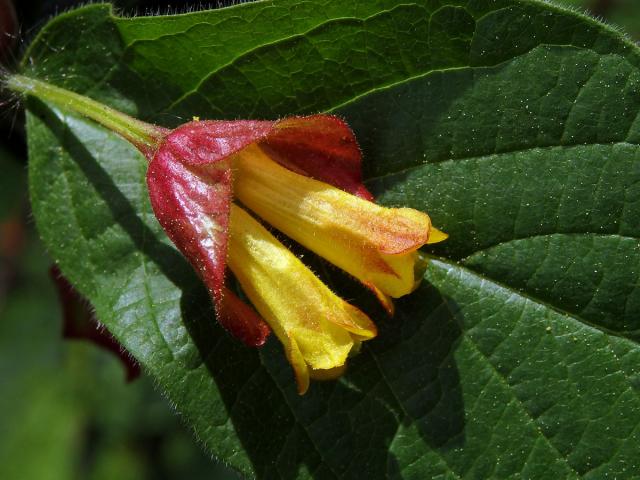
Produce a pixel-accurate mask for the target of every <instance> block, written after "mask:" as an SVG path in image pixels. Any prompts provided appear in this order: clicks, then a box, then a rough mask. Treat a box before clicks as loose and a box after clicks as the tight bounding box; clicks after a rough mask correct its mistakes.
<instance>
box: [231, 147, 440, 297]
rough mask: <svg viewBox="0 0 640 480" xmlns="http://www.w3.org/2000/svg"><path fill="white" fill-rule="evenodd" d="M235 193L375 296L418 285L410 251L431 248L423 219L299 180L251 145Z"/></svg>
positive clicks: (240, 163)
mask: <svg viewBox="0 0 640 480" xmlns="http://www.w3.org/2000/svg"><path fill="white" fill-rule="evenodd" d="M233 168H234V171H235V178H234V193H235V195H236V197H237V198H238V199H240V200H241V201H242V203H243V204H244V205H246V206H247V207H248V208H250V209H251V210H253V211H254V212H255V213H257V214H258V215H259V216H260V217H261V218H263V219H264V220H265V221H266V222H267V223H269V224H271V225H273V226H274V227H276V228H277V229H278V230H280V231H282V232H283V233H285V234H287V235H288V236H289V237H291V238H293V239H294V240H296V241H297V242H299V243H301V244H302V245H304V246H305V247H307V248H309V249H310V250H312V251H314V252H315V253H317V254H318V255H320V256H322V257H324V258H326V259H327V260H329V261H330V262H331V263H333V264H334V265H336V266H338V267H340V268H342V269H343V270H345V271H346V272H348V273H350V274H351V275H353V276H354V277H356V278H358V279H359V280H360V281H362V282H363V283H364V284H365V285H367V286H369V287H370V288H372V289H374V291H376V293H377V294H378V295H379V296H383V295H389V296H391V297H394V298H397V297H401V296H403V295H406V294H407V293H410V292H411V291H413V289H414V288H415V286H416V278H415V272H414V267H415V264H416V260H417V253H416V250H417V249H418V248H419V247H421V246H422V245H424V244H425V243H428V242H429V235H430V232H431V231H432V227H431V221H430V219H429V217H428V215H426V214H424V213H422V212H418V211H417V210H413V209H410V208H384V207H381V206H379V205H376V204H375V203H372V202H369V201H366V200H363V199H362V198H359V197H357V196H354V195H351V194H349V193H347V192H344V191H342V190H340V189H338V188H335V187H332V186H331V185H328V184H326V183H323V182H319V181H316V180H314V179H311V178H307V177H305V176H302V175H298V174H296V173H295V172H292V171H290V170H288V169H285V168H283V167H281V166H280V165H278V164H277V163H276V162H274V161H273V160H272V159H271V158H270V157H269V156H268V155H267V154H266V153H265V151H264V150H263V149H261V148H260V147H258V146H257V145H250V146H249V147H247V148H245V149H243V150H241V151H240V152H239V153H238V154H236V155H235V160H234V163H233Z"/></svg>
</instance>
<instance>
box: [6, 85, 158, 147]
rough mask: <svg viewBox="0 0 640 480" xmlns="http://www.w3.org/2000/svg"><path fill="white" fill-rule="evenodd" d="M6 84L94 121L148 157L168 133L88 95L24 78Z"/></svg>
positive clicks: (16, 90)
mask: <svg viewBox="0 0 640 480" xmlns="http://www.w3.org/2000/svg"><path fill="white" fill-rule="evenodd" d="M5 85H6V86H7V88H9V89H10V90H13V91H14V92H18V93H22V94H25V95H33V96H34V97H36V98H39V99H40V100H43V101H46V102H50V103H53V104H54V105H56V106H58V107H60V108H62V109H64V110H71V111H72V112H76V113H79V114H80V115H82V116H84V117H87V118H90V119H91V120H94V121H96V122H98V123H99V124H101V125H103V126H104V127H106V128H108V129H109V130H111V131H113V132H115V133H117V134H119V135H121V136H123V137H124V138H125V139H127V140H128V141H130V142H131V143H133V144H134V145H135V146H136V147H137V148H138V149H139V150H140V151H142V153H144V154H145V155H147V154H149V153H152V152H154V151H155V150H156V149H157V148H158V146H159V145H160V142H161V141H162V139H163V138H164V137H165V136H166V134H167V132H168V131H167V130H166V129H164V128H161V127H157V126H155V125H151V124H149V123H145V122H142V121H140V120H138V119H136V118H133V117H130V116H129V115H126V114H124V113H122V112H119V111H118V110H114V109H113V108H111V107H107V106H106V105H104V104H102V103H100V102H96V101H95V100H92V99H91V98H89V97H85V96H84V95H79V94H77V93H74V92H71V91H69V90H65V89H64V88H60V87H56V86H54V85H51V84H50V83H46V82H43V81H40V80H36V79H34V78H29V77H26V76H24V75H10V76H9V77H7V78H6V80H5Z"/></svg>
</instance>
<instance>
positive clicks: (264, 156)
mask: <svg viewBox="0 0 640 480" xmlns="http://www.w3.org/2000/svg"><path fill="white" fill-rule="evenodd" d="M6 84H7V86H8V87H9V88H10V89H12V90H14V91H16V92H19V93H23V94H28V95H34V96H36V97H38V98H40V99H41V100H44V101H48V102H50V103H52V104H54V105H57V106H58V107H60V108H63V109H66V110H71V111H74V112H76V113H79V114H81V115H84V116H85V117H88V118H90V119H93V120H95V121H97V122H98V123H101V124H102V125H103V126H105V127H107V128H109V129H110V130H112V131H114V132H116V133H118V134H120V135H122V136H123V137H124V138H125V139H127V140H129V141H130V142H131V143H133V144H134V145H135V146H136V147H137V148H138V149H139V150H140V151H141V152H142V153H143V154H144V155H145V157H146V158H147V159H148V160H149V162H150V163H149V168H148V170H147V185H148V187H149V196H150V200H151V204H152V206H153V209H154V213H155V215H156V217H157V219H158V221H159V222H160V224H161V225H162V227H163V228H164V230H165V232H166V233H167V235H168V236H169V238H171V240H172V241H173V242H174V244H175V245H176V246H177V247H178V249H179V250H180V251H181V252H182V253H183V254H184V255H185V257H186V258H187V259H188V260H189V262H190V263H191V265H192V266H193V267H194V268H195V270H196V271H197V272H198V273H199V275H200V276H201V278H202V279H203V281H204V282H205V284H206V285H207V287H208V289H209V291H210V292H211V295H212V297H213V300H214V304H215V306H216V310H217V314H218V319H219V320H220V321H221V323H223V325H225V327H226V328H228V329H229V330H230V331H231V332H232V333H234V334H235V335H236V336H238V337H239V338H241V339H243V340H244V341H245V342H246V343H248V344H251V345H260V344H261V343H264V340H265V339H266V336H267V335H268V332H269V327H270V328H271V329H272V330H273V331H274V332H275V334H276V335H277V337H278V338H279V339H280V341H281V342H282V344H283V345H284V349H285V352H286V355H287V358H288V359H289V362H290V363H291V365H292V366H293V369H294V371H295V376H296V380H297V383H298V391H299V393H301V394H302V393H304V392H306V391H307V389H308V387H309V380H310V379H330V378H335V377H337V376H339V375H340V374H342V372H343V371H344V368H345V364H346V360H347V357H348V356H349V354H350V353H352V352H354V351H357V350H358V348H359V346H360V343H361V342H362V341H364V340H368V339H371V338H373V337H375V335H376V326H375V324H374V323H373V322H372V321H371V320H370V319H369V317H368V316H367V315H365V314H364V313H363V312H362V311H360V310H359V309H358V308H356V307H354V306H353V305H350V304H349V303H347V302H345V301H344V300H342V299H341V298H339V297H338V296H337V295H335V294H334V293H333V292H332V291H331V290H330V289H329V288H328V287H327V286H326V285H325V284H323V283H322V282H321V281H320V280H319V279H318V278H317V277H316V276H315V275H314V274H313V273H312V272H311V270H309V268H307V267H306V266H305V265H304V264H303V263H302V262H301V261H300V260H299V259H298V258H297V257H296V256H295V255H294V254H292V253H291V252H290V251H289V250H288V249H287V248H286V247H285V246H284V245H282V243H281V242H280V241H278V240H277V239H276V238H275V237H274V236H273V235H272V234H271V233H269V231H268V230H267V229H266V228H265V227H264V226H263V225H262V224H261V223H260V222H259V221H257V220H256V219H255V218H254V217H253V216H252V215H250V214H249V213H248V212H247V210H245V209H244V208H243V207H245V208H247V209H248V210H250V211H252V212H253V213H254V214H255V215H256V216H258V217H260V218H261V219H262V220H264V221H265V222H267V223H268V224H270V225H272V226H273V227H275V228H276V229H278V230H280V231H281V232H283V233H284V234H286V235H287V236H288V237H290V238H291V239H293V240H295V241H296V242H298V243H300V244H301V245H303V246H304V247H306V248H308V249H309V250H311V251H313V252H315V253H317V254H318V255H320V256H322V257H324V258H325V259H327V260H328V261H330V262H331V263H333V264H334V265H336V266H337V267H339V268H341V269H342V270H344V271H345V272H347V273H349V274H350V275H352V276H353V277H355V278H357V279H358V280H359V281H361V282H362V283H363V284H364V285H366V286H367V287H368V288H370V289H371V290H372V291H373V292H374V293H375V294H376V296H377V297H378V299H379V300H380V301H381V302H382V304H383V305H384V306H385V308H386V309H387V310H388V311H389V312H390V313H392V311H393V303H392V301H391V298H398V297H401V296H403V295H406V294H408V293H410V292H411V291H413V290H414V289H415V287H416V286H417V284H418V282H419V280H420V279H419V278H416V273H415V270H416V268H415V267H416V263H417V260H418V253H417V250H418V248H420V247H421V246H422V245H424V244H426V243H435V242H439V241H441V240H444V239H445V238H446V235H445V234H443V233H442V232H440V231H438V230H437V229H435V228H433V227H432V226H431V222H430V219H429V217H428V216H427V215H426V214H424V213H422V212H418V211H416V210H412V209H409V208H384V207H381V206H379V205H376V204H375V203H373V201H372V200H373V197H372V196H371V194H370V193H369V192H368V191H367V189H366V187H365V186H364V185H363V184H362V180H361V153H360V150H359V147H358V145H357V142H356V140H355V137H354V135H353V132H352V131H351V130H350V129H349V127H348V126H347V125H346V124H345V123H344V122H343V121H342V120H340V119H338V118H336V117H332V116H327V115H314V116H311V117H293V118H289V119H284V120H280V121H243V120H238V121H229V122H227V121H203V122H200V121H199V120H197V119H194V121H193V122H188V123H186V124H184V125H181V126H180V127H178V128H176V129H174V130H168V129H165V128H162V127H158V126H155V125H150V124H147V123H145V122H141V121H140V120H137V119H134V118H132V117H129V116H127V115H125V114H123V113H121V112H118V111H116V110H114V109H111V108H109V107H107V106H105V105H102V104H100V103H98V102H96V101H94V100H92V99H90V98H87V97H84V96H82V95H78V94H76V93H73V92H70V91H68V90H64V89H62V88H59V87H56V86H54V85H51V84H48V83H46V82H42V81H39V80H36V79H33V78H29V77H25V76H21V75H14V76H10V77H9V78H7V80H6ZM238 203H241V204H242V207H241V206H238ZM227 266H228V267H229V268H230V270H231V271H232V272H233V274H234V275H235V277H236V278H237V279H238V281H239V282H240V285H241V287H242V290H243V291H244V292H245V294H246V295H247V296H248V297H249V299H250V300H251V302H252V304H253V306H254V307H255V309H256V310H257V311H258V313H259V315H256V313H255V312H254V311H253V310H252V309H251V308H250V307H249V306H247V305H246V304H244V303H243V302H242V300H240V298H238V297H237V296H236V295H235V294H234V293H233V292H231V291H230V290H228V289H227V288H225V270H226V267H227ZM260 317H262V318H260ZM265 321H266V324H265ZM267 324H268V326H267Z"/></svg>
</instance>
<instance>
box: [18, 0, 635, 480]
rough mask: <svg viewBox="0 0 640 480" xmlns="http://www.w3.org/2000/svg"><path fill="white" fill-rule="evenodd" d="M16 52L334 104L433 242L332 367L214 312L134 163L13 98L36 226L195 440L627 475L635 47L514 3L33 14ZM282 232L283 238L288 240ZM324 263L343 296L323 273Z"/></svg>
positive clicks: (237, 454) (331, 2)
mask: <svg viewBox="0 0 640 480" xmlns="http://www.w3.org/2000/svg"><path fill="white" fill-rule="evenodd" d="M26 58H27V60H28V61H26V62H25V68H26V70H27V71H29V72H31V74H33V75H36V76H38V77H40V78H44V79H47V80H49V81H51V82H53V83H56V84H58V85H61V86H64V87H67V88H69V89H72V90H74V91H77V92H80V93H85V94H87V95H90V96H91V97H93V98H96V99H98V100H101V101H104V102H106V103H108V104H110V105H112V106H115V107H117V108H120V109H122V110H125V111H127V112H129V113H132V114H135V115H137V116H139V117H141V118H143V119H147V120H151V121H155V122H158V123H161V124H163V125H168V126H170V125H176V124H178V123H180V122H181V121H184V120H185V119H189V118H190V117H191V116H192V115H199V116H201V117H202V118H207V117H209V118H237V117H245V118H248V117H250V118H275V117H278V116H282V115H287V114H296V113H303V112H316V111H334V112H337V113H339V114H340V115H343V116H344V117H346V118H347V119H348V121H349V122H350V123H351V124H352V125H353V127H354V129H355V131H356V133H357V135H358V138H359V140H360V142H361V144H362V147H363V151H364V155H365V170H366V175H367V178H368V179H369V180H368V182H369V185H370V186H371V187H372V189H373V190H374V191H375V192H376V193H377V194H378V195H379V199H380V201H382V202H383V203H386V204H390V205H407V206H411V207H414V208H419V209H423V210H425V211H427V212H428V213H429V214H430V215H431V216H432V218H433V220H434V223H435V224H436V225H438V226H439V227H441V228H442V229H443V230H445V231H447V232H448V233H450V235H451V237H450V239H449V240H448V241H447V242H445V243H444V244H442V246H440V247H438V248H437V249H434V250H431V251H430V252H429V254H430V255H431V257H432V260H431V262H430V265H429V268H428V270H427V274H426V279H425V282H424V283H423V285H422V287H421V288H420V289H419V290H418V291H417V292H415V293H414V294H413V295H411V296H409V297H407V298H405V299H402V300H401V301H399V302H398V313H397V315H396V318H394V319H392V320H387V319H385V318H384V317H383V316H381V315H380V314H379V312H375V311H374V313H373V315H374V317H375V319H376V321H377V322H378V324H379V325H380V327H381V328H380V335H379V337H378V338H377V339H376V340H374V341H372V342H369V343H368V344H367V345H366V347H365V348H364V349H363V352H362V353H361V355H359V356H358V357H356V358H354V359H353V361H351V368H350V370H349V372H348V374H347V375H346V376H345V377H344V378H343V379H342V380H340V381H339V382H332V383H324V384H314V385H313V386H312V388H311V390H310V392H309V393H308V394H307V395H306V396H304V397H298V396H297V395H296V393H295V386H294V382H293V377H292V373H291V370H290V368H289V366H288V365H287V364H286V362H285V360H284V356H283V354H282V352H281V348H280V346H279V345H278V344H277V342H275V341H271V342H270V343H268V345H267V346H266V347H265V348H264V349H262V350H260V351H259V352H258V351H255V350H250V349H247V348H245V347H243V346H242V345H240V344H239V343H238V342H236V341H234V340H233V339H231V338H229V337H228V335H227V334H226V333H224V332H223V331H221V330H220V328H218V327H217V326H216V325H215V322H214V319H213V313H212V310H211V306H210V302H209V300H208V298H207V295H206V292H205V291H204V288H203V287H202V286H201V285H200V283H199V282H198V281H197V280H196V279H195V275H194V274H193V273H192V271H191V269H190V268H189V266H188V265H187V264H186V262H185V261H184V260H183V259H182V258H181V257H180V255H179V254H178V253H177V251H176V250H175V249H174V248H173V247H172V246H171V245H170V243H169V242H168V240H167V239H166V237H165V235H164V234H163V233H162V231H161V229H160V227H159V226H158V224H157V222H156V220H155V218H154V217H153V214H152V212H151V209H150V205H149V202H148V198H147V192H146V187H145V183H144V174H145V167H146V165H145V161H144V159H143V158H142V157H141V156H140V155H139V154H138V153H137V152H136V151H135V150H134V149H133V148H132V147H131V146H129V145H128V144H126V143H125V142H124V141H123V140H121V139H120V138H118V137H117V136H115V135H113V134H110V133H109V132H106V131H105V130H103V129H102V128H100V127H98V126H96V125H94V124H92V123H91V122H88V121H85V120H82V119H79V118H77V117H74V116H71V115H69V114H68V113H67V112H64V111H60V110H56V109H52V108H49V107H48V106H47V105H44V104H41V103H38V102H35V101H32V102H30V104H29V107H30V115H29V117H28V130H29V149H30V155H31V159H30V184H31V198H32V202H33V210H34V214H35V218H36V221H37V225H38V228H39V230H40V233H41V235H42V237H43V238H44V240H45V242H46V244H47V246H48V248H49V249H50V252H51V254H52V255H53V256H54V257H55V258H56V259H57V260H58V261H59V263H60V265H61V267H62V270H63V271H64V272H65V274H66V275H68V276H69V278H70V279H71V280H72V281H73V282H74V283H76V284H77V286H78V287H79V289H80V290H81V291H82V292H83V293H84V294H86V295H87V296H88V297H89V298H90V299H91V300H92V302H93V303H94V305H95V307H96V310H97V313H98V316H99V317H100V319H101V320H102V321H103V322H104V323H105V324H106V325H107V327H108V328H109V329H110V330H111V331H112V332H113V333H114V334H115V335H116V336H117V337H118V338H119V339H120V340H121V342H122V343H123V344H124V345H125V346H126V347H127V348H128V349H129V351H131V352H132V353H133V354H134V355H135V356H136V358H137V359H138V360H139V361H140V362H141V363H142V364H143V365H144V366H145V368H146V370H147V371H148V372H149V373H150V374H151V375H153V377H154V378H155V379H156V380H157V383H158V386H159V388H160V389H162V390H163V391H164V392H165V393H166V395H167V397H168V398H169V400H170V401H171V402H172V403H173V404H175V405H176V408H177V409H178V411H179V412H181V414H182V415H183V416H184V419H185V421H186V422H187V423H188V424H189V425H190V426H192V427H193V429H194V431H195V433H196V435H197V437H198V438H199V439H200V441H201V442H202V443H203V444H204V445H205V446H206V448H207V449H209V450H210V451H211V452H213V453H214V454H215V455H216V456H218V457H220V458H222V459H224V460H225V461H227V462H229V463H230V464H231V465H233V466H234V467H236V468H237V469H239V470H240V471H242V472H244V473H246V474H250V475H251V474H253V475H256V476H258V477H269V478H279V477H282V478H295V477H318V478H325V477H326V478H333V477H346V478H363V477H365V476H366V475H369V476H371V477H373V478H381V477H384V476H389V477H400V476H402V477H404V478H419V479H423V478H432V477H441V478H462V477H465V478H488V477H495V478H504V477H516V476H522V477H525V478H545V479H547V478H554V479H555V478H577V477H584V478H602V477H605V476H609V477H612V478H613V477H615V478H631V477H634V476H636V475H637V474H638V473H639V472H640V465H639V463H640V460H639V458H638V455H637V452H638V450H639V449H640V434H639V432H638V428H639V425H640V398H639V393H640V392H639V389H640V377H639V373H640V371H639V368H638V365H639V364H640V346H639V344H638V341H639V340H640V333H639V332H640V316H639V313H640V290H639V288H638V287H639V285H640V283H639V278H638V276H639V274H640V267H639V263H640V260H639V258H640V257H639V255H638V253H639V252H640V244H639V241H638V235H639V233H640V232H639V230H640V213H638V212H639V209H638V207H639V206H640V152H639V151H638V146H637V145H638V141H639V140H640V120H638V111H639V108H640V69H639V67H640V55H639V51H638V49H637V48H636V47H635V46H634V45H633V44H631V43H630V42H628V41H626V40H625V39H624V38H622V36H621V35H619V34H618V33H616V32H615V31H613V30H612V29H609V28H607V27H606V26H604V25H602V24H600V23H598V22H596V21H594V20H591V19H588V18H586V17H582V16H579V15H577V14H575V13H572V12H569V11H566V10H563V9H561V8H558V7H554V6H552V5H551V4H547V3H543V2H540V1H533V0H531V1H524V0H523V1H518V0H422V1H417V2H416V1H413V2H409V3H406V2H399V1H396V0H370V1H367V2H345V1H338V0H312V1H305V2H300V1H287V0H282V1H277V2H271V1H266V2H258V3H255V4H247V5H242V6H237V7H233V8H229V9H222V10H217V11H207V12H199V13H192V14H187V15H178V16H173V17H153V18H135V19H123V18H118V17H114V16H112V14H111V13H110V11H109V8H108V7H107V6H105V5H93V6H88V7H85V8H83V9H80V10H77V11H73V12H70V13H67V14H65V15H62V16H60V17H58V18H56V19H54V20H53V21H52V22H51V23H50V24H49V25H48V26H47V27H46V28H45V29H44V30H43V31H42V32H41V34H40V35H39V36H38V37H37V38H36V40H35V42H34V44H33V45H32V47H31V48H30V50H29V51H28V52H27V56H26ZM306 258H308V256H305V259H306ZM330 274H331V275H332V277H333V280H332V281H333V284H334V285H335V286H336V288H337V289H338V290H339V291H340V292H342V294H343V295H349V296H350V297H353V298H356V302H359V303H360V304H365V305H367V304H369V303H370V299H368V297H366V295H364V294H362V292H360V291H359V290H357V289H356V287H354V284H353V283H352V282H351V281H350V280H345V279H342V278H338V279H336V278H335V276H336V275H335V272H330Z"/></svg>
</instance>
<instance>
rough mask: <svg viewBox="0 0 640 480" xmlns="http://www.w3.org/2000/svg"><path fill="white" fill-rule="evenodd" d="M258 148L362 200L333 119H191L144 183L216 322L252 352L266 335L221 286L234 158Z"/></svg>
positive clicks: (356, 166)
mask: <svg viewBox="0 0 640 480" xmlns="http://www.w3.org/2000/svg"><path fill="white" fill-rule="evenodd" d="M252 143H257V144H259V145H260V146H261V147H262V148H264V149H265V150H266V151H268V152H269V154H270V156H272V158H273V159H274V160H275V161H277V162H278V163H280V164H281V165H283V166H284V167H286V168H288V169H290V170H292V171H295V172H296V173H299V174H303V175H306V176H309V177H313V178H315V179H317V180H320V181H323V182H325V183H329V184H331V185H334V186H336V187H338V188H341V189H343V190H345V191H347V192H349V193H352V194H355V195H358V196H360V197H362V198H365V199H367V200H371V199H373V196H372V195H371V193H369V191H368V190H367V189H366V187H365V186H364V185H363V183H362V176H361V153H360V150H359V148H358V144H357V142H356V139H355V136H354V135H353V132H352V131H351V129H350V128H349V127H348V126H347V124H346V123H344V122H343V121H342V120H340V119H339V118H337V117H333V116H328V115H314V116H310V117H294V118H287V119H284V120H279V121H248V120H237V121H216V120H207V121H193V122H189V123H186V124H184V125H182V126H180V127H178V128H176V129H175V130H173V131H171V132H170V133H169V134H168V135H166V137H165V138H164V140H163V141H162V143H161V144H160V146H159V147H158V149H157V151H155V153H153V154H149V153H146V155H147V156H148V157H151V158H150V161H151V163H150V165H149V169H148V170H147V185H148V188H149V197H150V199H151V205H152V207H153V210H154V213H155V215H156V217H157V218H158V221H159V222H160V225H162V227H163V228H164V230H165V231H166V232H167V235H168V236H169V238H170V239H171V241H172V242H173V243H174V244H175V245H176V246H177V247H178V249H179V250H180V251H181V252H182V254H183V255H184V256H185V257H186V258H187V259H188V260H189V262H190V263H191V264H192V265H193V267H194V268H195V269H196V271H197V272H198V274H199V275H200V277H201V278H202V280H203V281H204V283H205V285H206V286H207V288H208V290H209V292H210V293H211V296H212V298H213V300H214V304H215V306H216V311H217V314H218V320H219V322H220V323H221V324H222V325H223V326H224V327H225V328H227V330H229V331H230V332H231V333H232V334H233V335H235V336H236V337H238V338H239V339H240V340H242V341H243V342H244V343H246V344H247V345H250V346H260V345H263V344H264V342H265V341H266V339H267V336H268V335H269V332H270V329H269V327H268V325H267V324H266V322H265V321H264V320H263V319H262V318H261V317H260V316H259V315H258V314H257V313H255V311H254V310H253V309H252V308H251V307H249V306H248V305H246V304H245V303H243V302H242V301H241V300H240V299H239V298H238V297H236V296H235V295H233V294H231V292H229V291H228V290H227V289H225V287H224V283H225V270H226V263H227V258H226V257H227V239H228V234H229V212H230V205H231V202H232V200H233V178H232V165H231V162H232V156H233V154H235V153H237V152H239V151H240V150H242V149H243V148H245V147H247V146H249V145H250V144H252Z"/></svg>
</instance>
